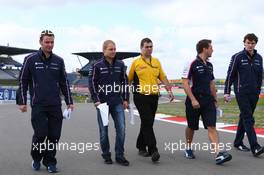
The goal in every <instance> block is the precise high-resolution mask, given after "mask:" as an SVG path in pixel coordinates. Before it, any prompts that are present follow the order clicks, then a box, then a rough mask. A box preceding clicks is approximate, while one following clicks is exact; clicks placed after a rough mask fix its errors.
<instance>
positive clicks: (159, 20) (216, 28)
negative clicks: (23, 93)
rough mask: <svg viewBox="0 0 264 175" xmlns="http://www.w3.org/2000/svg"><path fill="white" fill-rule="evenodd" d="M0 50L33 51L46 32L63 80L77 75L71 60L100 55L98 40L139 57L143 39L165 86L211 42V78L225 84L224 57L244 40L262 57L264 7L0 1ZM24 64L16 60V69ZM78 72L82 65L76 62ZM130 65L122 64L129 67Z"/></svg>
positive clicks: (256, 3)
mask: <svg viewBox="0 0 264 175" xmlns="http://www.w3.org/2000/svg"><path fill="white" fill-rule="evenodd" d="M0 4H1V6H0V45H7V44H9V46H13V47H23V48H30V49H38V48H39V43H38V39H39V34H40V32H41V31H42V30H44V29H49V30H52V31H53V32H54V33H55V47H54V53H56V54H58V55H60V56H62V57H63V58H64V60H65V64H66V68H67V71H68V72H71V71H73V70H75V69H76V68H80V67H81V66H80V63H79V62H78V59H77V57H76V56H74V55H72V54H71V53H73V52H88V51H101V47H102V46H101V45H102V42H103V41H104V40H107V39H112V40H114V41H115V42H116V45H117V51H140V50H139V43H140V40H141V39H142V38H144V37H149V38H151V39H152V40H153V44H154V52H153V56H155V57H158V58H159V59H160V61H161V63H162V66H163V68H164V70H165V72H166V73H167V75H168V78H169V79H176V78H180V77H181V74H182V71H183V67H184V65H185V64H186V62H188V61H190V60H192V59H194V58H195V56H196V50H195V45H196V43H197V41H198V40H200V39H204V38H206V39H212V40H213V48H214V53H213V56H212V58H211V59H210V60H211V62H212V63H213V64H214V73H215V77H216V78H225V76H226V71H227V68H228V64H229V61H230V57H231V56H232V55H233V54H234V53H236V52H238V51H240V50H242V49H243V37H244V35H245V34H247V33H255V34H256V35H257V36H258V37H259V43H258V44H257V46H256V49H257V50H258V52H259V53H260V54H262V53H263V49H264V21H263V19H264V10H263V8H264V1H261V0H244V1H243V0H233V1H230V0H222V1H220V0H199V1H196V0H177V1H176V0H175V1H173V0H138V1H136V0H134V1H133V2H131V1H128V0H122V1H121V0H117V1H112V0H104V1H103V0H96V1H91V0H86V1H85V0H75V1H72V2H71V1H69V0H56V1H54V0H38V1H36V0H8V1H6V0H5V1H4V0H0ZM23 57H24V56H17V57H15V59H16V60H18V61H20V62H22V61H23ZM81 62H82V64H83V65H85V64H86V63H87V60H86V59H81ZM130 62H131V61H130V60H128V61H126V64H127V65H128V66H129V65H130Z"/></svg>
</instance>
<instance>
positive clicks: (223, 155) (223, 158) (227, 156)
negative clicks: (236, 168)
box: [215, 151, 232, 165]
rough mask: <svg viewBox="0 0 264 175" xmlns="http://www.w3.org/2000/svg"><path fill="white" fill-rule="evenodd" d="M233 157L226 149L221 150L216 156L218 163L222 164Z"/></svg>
mask: <svg viewBox="0 0 264 175" xmlns="http://www.w3.org/2000/svg"><path fill="white" fill-rule="evenodd" d="M231 159H232V156H231V154H228V153H227V152H226V151H223V152H219V153H218V154H217V156H216V158H215V161H216V164H217V165H221V164H223V163H225V162H227V161H230V160H231Z"/></svg>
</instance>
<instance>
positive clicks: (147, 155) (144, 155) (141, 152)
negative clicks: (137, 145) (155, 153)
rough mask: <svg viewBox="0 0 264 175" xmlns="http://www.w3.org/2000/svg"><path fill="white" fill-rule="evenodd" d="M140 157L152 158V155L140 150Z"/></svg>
mask: <svg viewBox="0 0 264 175" xmlns="http://www.w3.org/2000/svg"><path fill="white" fill-rule="evenodd" d="M138 155H140V156H143V157H150V156H151V155H150V153H149V152H148V151H146V150H139V151H138Z"/></svg>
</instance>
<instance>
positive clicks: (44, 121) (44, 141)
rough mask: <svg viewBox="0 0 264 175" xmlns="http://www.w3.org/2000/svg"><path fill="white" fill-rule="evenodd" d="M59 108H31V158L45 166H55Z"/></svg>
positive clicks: (58, 132)
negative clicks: (32, 133) (32, 131)
mask: <svg viewBox="0 0 264 175" xmlns="http://www.w3.org/2000/svg"><path fill="white" fill-rule="evenodd" d="M62 119H63V117H62V111H61V106H58V107H57V106H56V107H50V108H49V107H40V106H33V107H32V112H31V124H32V127H33V130H34V135H33V138H32V145H31V156H32V159H33V160H34V161H41V160H42V163H43V164H44V165H45V166H48V165H56V164H57V160H56V158H55V155H56V146H57V145H56V144H57V143H58V141H59V139H60V136H61V128H62Z"/></svg>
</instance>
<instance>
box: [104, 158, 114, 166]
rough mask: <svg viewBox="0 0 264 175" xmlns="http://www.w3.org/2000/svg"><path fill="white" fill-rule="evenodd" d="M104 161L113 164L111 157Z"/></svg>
mask: <svg viewBox="0 0 264 175" xmlns="http://www.w3.org/2000/svg"><path fill="white" fill-rule="evenodd" d="M104 163H105V164H108V165H110V164H113V161H112V159H111V158H108V159H105V160H104Z"/></svg>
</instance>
